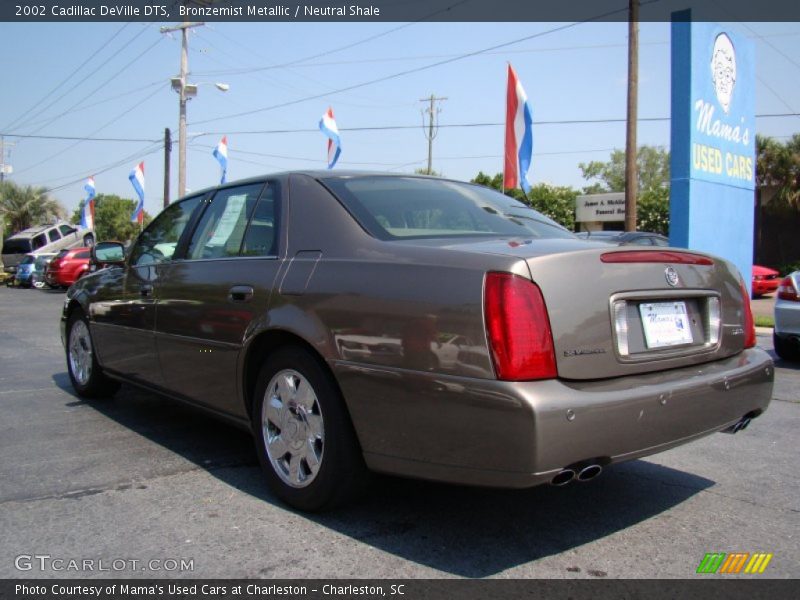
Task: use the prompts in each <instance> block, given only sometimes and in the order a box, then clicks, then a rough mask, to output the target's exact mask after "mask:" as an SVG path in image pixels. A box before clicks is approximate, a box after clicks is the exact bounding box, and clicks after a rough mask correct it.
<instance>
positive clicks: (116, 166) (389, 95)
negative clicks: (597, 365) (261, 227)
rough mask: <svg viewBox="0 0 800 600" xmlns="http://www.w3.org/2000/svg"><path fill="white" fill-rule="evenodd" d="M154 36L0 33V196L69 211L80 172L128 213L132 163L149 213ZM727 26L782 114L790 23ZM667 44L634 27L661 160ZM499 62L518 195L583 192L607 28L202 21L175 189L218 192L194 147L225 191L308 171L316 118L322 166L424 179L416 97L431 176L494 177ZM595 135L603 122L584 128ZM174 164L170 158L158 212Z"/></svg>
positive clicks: (605, 98) (155, 160) (794, 39)
mask: <svg viewBox="0 0 800 600" xmlns="http://www.w3.org/2000/svg"><path fill="white" fill-rule="evenodd" d="M163 25H165V23H151V24H146V23H7V22H6V23H0V55H2V56H3V57H5V60H4V62H3V86H2V89H3V93H2V94H0V133H2V134H3V135H4V140H5V142H6V144H7V145H6V163H7V164H10V165H11V166H12V167H13V174H11V175H10V176H9V178H10V179H11V180H12V181H15V182H17V183H19V184H23V185H28V184H30V185H36V186H46V187H48V188H50V189H51V190H52V195H53V196H54V197H55V198H56V199H58V200H59V201H60V202H61V203H62V204H63V205H64V206H65V207H67V208H68V210H69V211H70V213H71V211H72V210H74V208H75V207H76V206H77V205H78V203H79V202H80V200H81V199H83V197H84V196H85V193H84V191H83V183H84V180H85V179H86V178H87V177H88V176H90V175H94V176H95V180H96V186H97V192H98V193H113V194H118V195H121V196H123V197H128V198H133V197H134V192H133V188H132V187H131V185H130V182H129V181H128V174H129V173H130V171H131V170H132V169H133V168H134V166H135V165H136V164H137V163H138V162H140V161H144V162H145V178H146V199H145V209H146V210H147V211H148V212H149V213H150V214H156V213H157V212H158V211H159V210H160V209H161V207H162V205H163V181H164V180H163V177H164V155H163V136H164V129H165V128H170V129H171V130H172V135H173V140H176V139H177V126H178V96H177V94H176V93H175V92H174V91H172V90H171V88H170V84H169V80H170V78H171V77H174V76H176V75H177V73H178V69H179V58H180V37H179V36H178V35H175V34H172V35H168V34H162V33H160V32H159V28H160V27H161V26H163ZM166 25H169V24H166ZM729 27H730V28H731V29H732V30H734V31H737V32H738V33H740V34H742V35H745V36H747V37H749V38H751V39H752V40H753V41H754V43H755V46H756V78H757V83H756V86H757V87H756V114H757V115H769V114H786V113H791V114H797V113H798V112H800V86H798V85H797V81H798V80H799V79H800V44H799V43H798V42H800V23H792V22H787V23H731V24H729ZM524 38H527V39H524ZM517 40H521V41H517ZM669 40H670V29H669V24H668V23H642V24H641V25H640V54H639V67H640V68H639V118H640V122H639V127H638V141H639V144H640V145H642V144H649V145H658V146H663V147H665V148H669V114H670V42H669ZM509 42H512V43H509ZM501 44H505V45H504V46H503V47H502V48H499V49H495V50H489V51H485V52H482V51H484V50H486V49H488V48H492V47H495V46H499V45H501ZM467 54H469V55H470V56H467V57H464V58H458V57H461V56H463V55H467ZM451 59H456V60H451ZM443 62H444V63H446V64H437V63H443ZM507 62H510V63H511V64H512V65H513V66H514V68H515V70H516V71H517V74H518V76H519V79H520V81H521V82H522V85H523V86H524V88H525V90H526V92H527V95H528V98H529V101H530V104H531V107H532V109H533V119H534V122H535V125H534V157H533V163H532V168H531V171H530V172H529V180H530V181H531V183H533V184H534V185H535V184H537V183H543V182H544V183H549V184H553V185H567V186H573V187H575V188H581V187H583V186H584V185H587V184H588V182H586V181H585V180H584V179H583V178H582V176H581V170H580V168H579V166H578V165H579V163H581V162H589V161H593V160H601V161H602V160H607V159H608V157H609V155H610V153H611V151H612V150H613V149H615V148H620V149H622V148H624V147H625V123H624V117H625V113H626V90H627V83H626V82H627V23H624V22H623V23H579V24H575V23H336V24H330V23H207V24H206V25H205V26H202V27H198V28H195V29H192V30H191V35H190V38H189V70H190V76H189V81H190V82H191V83H197V84H198V86H199V87H198V95H197V97H196V98H194V99H192V100H191V101H190V102H189V106H188V123H189V124H188V154H187V163H188V164H187V187H188V188H189V189H190V190H198V189H201V188H204V187H208V186H212V185H215V184H216V183H218V181H219V175H220V170H219V165H218V163H217V162H216V160H215V159H214V158H213V156H212V150H213V148H214V146H215V145H216V144H217V142H218V141H219V139H220V138H221V137H222V135H227V136H228V145H229V168H228V180H229V181H230V180H235V179H240V178H244V177H250V176H254V175H259V174H264V173H270V172H276V171H283V170H291V169H308V168H313V169H322V168H325V166H326V163H325V159H326V138H325V137H324V136H323V135H322V134H321V133H320V132H319V130H318V122H319V120H320V118H321V116H322V114H323V113H324V112H325V111H326V110H327V108H328V107H329V106H331V107H332V108H333V110H334V113H335V117H336V121H337V123H338V126H339V128H340V130H341V137H342V154H341V158H340V160H339V163H338V164H337V166H336V168H337V169H340V168H341V169H349V168H353V169H368V170H380V171H391V172H413V170H414V169H416V168H423V167H425V166H426V164H427V140H426V137H425V134H424V131H423V129H422V119H423V116H422V113H421V110H422V109H423V108H426V107H427V103H423V102H421V101H420V100H421V99H423V98H427V97H429V96H430V95H431V94H435V95H436V96H437V97H443V98H446V100H442V101H441V102H438V103H437V106H438V107H439V108H440V109H441V112H439V114H438V119H439V122H440V124H441V128H439V129H438V132H437V135H436V137H435V139H434V142H433V168H434V169H435V170H436V171H437V172H440V173H442V174H443V175H445V176H448V177H452V178H455V179H461V180H469V179H471V178H473V177H474V176H475V175H476V174H477V173H478V172H479V171H483V172H485V173H490V174H494V173H499V172H501V171H502V152H503V127H502V126H501V125H498V124H501V123H502V122H503V120H504V115H505V86H506V63H507ZM430 65H435V66H430ZM427 66H430V68H425V69H422V67H427ZM409 71H411V72H409ZM396 74H399V75H398V76H396V77H393V78H391V79H388V80H386V81H382V82H376V83H368V84H367V85H363V86H361V87H358V88H357V89H353V90H351V91H346V92H342V93H331V92H332V91H334V90H339V89H341V88H347V87H350V86H355V85H357V84H361V83H365V82H373V81H374V80H378V79H381V78H384V77H387V76H390V75H396ZM214 83H225V84H228V85H229V86H230V88H229V91H227V92H224V93H223V92H220V91H219V90H217V89H216V87H215V86H214V85H213V84H214ZM241 113H245V114H241ZM240 114H241V115H240ZM236 115H240V116H236ZM649 119H655V120H649ZM595 120H607V122H600V123H587V122H586V121H595ZM581 121H583V122H581ZM481 124H489V125H481ZM756 124H757V130H758V132H759V133H761V134H763V135H768V136H773V137H776V138H778V139H780V140H781V141H785V140H786V139H787V138H788V137H790V136H791V135H792V134H794V133H796V132H800V116H790V117H766V116H765V117H759V118H757V120H756ZM397 127H400V128H397ZM350 128H368V129H364V130H359V131H353V130H349V129H350ZM15 134H17V135H19V134H24V135H29V136H30V135H33V136H50V137H77V138H87V137H88V138H103V139H104V140H107V141H98V140H85V141H79V140H59V139H42V138H33V137H17V136H15ZM111 140H113V141H111ZM9 143H10V144H9ZM11 144H13V145H11ZM177 159H178V155H177V145H175V146H174V151H173V153H172V169H171V182H172V185H171V196H172V199H173V200H174V199H175V198H176V197H177Z"/></svg>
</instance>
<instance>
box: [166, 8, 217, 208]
mask: <svg viewBox="0 0 800 600" xmlns="http://www.w3.org/2000/svg"><path fill="white" fill-rule="evenodd" d="M201 25H205V23H192V22H189V21H186V22H184V23H181V24H179V25H175V26H174V27H162V28H161V29H160V31H161V33H170V32H173V31H180V32H181V70H180V73H179V74H178V76H177V77H173V78H172V79H171V80H170V82H171V84H172V89H173V90H175V91H176V92H178V98H179V100H178V104H179V106H180V112H179V119H178V197H182V196H185V195H186V102H187V101H188V100H189V99H190V98H194V97H195V96H196V95H197V86H198V84H196V83H188V82H187V81H186V77H187V75H188V74H189V29H191V28H192V27H200V26H201ZM214 85H215V86H216V88H217V89H218V90H220V91H221V92H227V91H228V90H229V89H230V86H229V85H228V84H227V83H215V84H214Z"/></svg>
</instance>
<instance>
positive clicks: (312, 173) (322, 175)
mask: <svg viewBox="0 0 800 600" xmlns="http://www.w3.org/2000/svg"><path fill="white" fill-rule="evenodd" d="M291 175H307V176H309V177H312V178H314V179H318V180H325V179H345V178H349V177H353V178H356V177H394V178H398V179H399V178H408V177H413V178H415V179H434V180H436V181H453V182H455V183H462V184H466V185H480V184H477V183H472V182H469V181H461V180H460V179H450V178H448V177H439V176H437V175H422V174H419V173H390V172H388V171H364V170H358V169H343V170H337V171H335V172H334V171H330V170H327V169H298V170H293V171H277V172H275V173H265V174H264V175H256V176H255V177H247V178H245V179H237V180H236V181H228V182H226V183H224V184H222V185H212V186H209V187H206V188H203V189H200V190H192V191H191V192H188V193H187V194H186V195H185V196H183V198H189V197H193V196H197V195H200V194H207V193H208V192H211V191H213V190H218V189H225V188H229V187H237V186H240V185H248V184H251V183H260V182H262V181H264V180H265V179H281V178H286V177H289V176H291ZM183 198H179V199H180V200H182V199H183ZM509 198H510V197H509ZM510 199H511V200H513V199H514V198H510Z"/></svg>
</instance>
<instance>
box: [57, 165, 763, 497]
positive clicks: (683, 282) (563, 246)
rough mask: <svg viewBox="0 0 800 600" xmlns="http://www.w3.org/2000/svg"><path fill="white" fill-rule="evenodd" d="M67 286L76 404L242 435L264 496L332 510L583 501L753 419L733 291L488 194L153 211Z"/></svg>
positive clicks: (251, 183)
mask: <svg viewBox="0 0 800 600" xmlns="http://www.w3.org/2000/svg"><path fill="white" fill-rule="evenodd" d="M94 254H95V260H96V261H98V262H99V263H103V264H104V265H106V266H107V267H108V268H103V269H100V270H98V271H97V272H96V273H94V274H92V275H90V276H87V277H84V278H83V279H81V280H80V281H79V282H77V283H76V284H75V285H74V286H73V287H72V288H70V290H69V292H68V294H67V299H66V303H65V306H64V312H63V317H62V339H63V342H64V345H65V348H66V356H67V366H68V370H69V376H70V379H71V380H72V384H73V386H74V387H75V390H76V391H77V393H78V394H79V395H81V396H86V397H92V396H103V395H108V394H111V393H113V391H114V390H115V388H116V386H117V385H118V384H119V382H120V381H124V382H127V383H131V384H135V385H138V386H141V387H144V388H147V389H150V390H154V391H157V392H159V393H162V394H164V395H166V396H170V397H172V398H175V399H178V400H182V401H186V402H189V403H191V404H193V405H195V406H198V407H201V408H203V409H205V410H207V411H209V412H211V413H213V414H215V415H218V416H219V417H223V418H225V419H228V420H229V421H232V422H234V423H236V424H239V425H241V426H244V427H247V428H248V429H250V430H251V431H252V433H253V435H254V436H255V440H256V446H257V450H258V454H259V459H260V461H261V464H262V466H263V470H264V472H265V474H266V477H267V480H268V483H269V485H270V488H271V489H272V490H273V492H274V493H275V495H276V496H278V497H279V498H281V499H283V500H284V501H285V502H287V503H289V504H290V505H292V506H295V507H298V508H300V509H304V510H318V509H323V508H327V507H330V506H333V505H335V504H338V503H341V502H343V501H344V500H346V499H348V498H350V497H351V496H352V494H353V493H354V492H355V491H356V490H358V489H359V488H360V487H361V485H362V483H363V481H364V480H365V478H366V476H367V473H368V472H369V471H378V472H383V473H391V474H397V475H403V476H409V477H417V478H424V479H431V480H439V481H446V482H454V483H460V484H471V485H485V486H498V487H512V488H520V487H528V486H534V485H537V484H540V483H544V482H550V483H554V484H557V485H560V484H564V483H568V482H569V481H570V480H572V479H575V480H581V481H585V480H588V479H591V478H593V477H595V476H596V475H598V474H599V473H600V472H601V471H602V469H603V468H605V467H606V466H607V465H610V464H612V463H616V462H620V461H625V460H630V459H634V458H637V457H640V456H645V455H649V454H653V453H655V452H660V451H662V450H665V449H667V448H670V447H673V446H676V445H678V444H682V443H685V442H688V441H690V440H693V439H695V438H698V437H700V436H703V435H706V434H710V433H713V432H717V431H722V430H727V431H730V432H733V431H738V430H740V429H743V428H744V427H745V426H746V425H747V424H748V423H749V422H750V419H752V418H754V417H756V416H758V415H760V414H761V413H762V412H763V411H764V410H765V409H766V407H767V405H768V404H769V401H770V397H771V393H772V381H773V365H772V362H771V360H770V358H769V356H768V355H767V354H766V353H765V352H764V351H763V350H761V349H759V348H757V347H756V346H755V330H754V327H753V320H752V316H751V313H750V305H749V301H748V298H747V293H746V291H745V288H744V287H743V285H742V279H741V276H740V275H739V274H738V273H737V271H736V269H735V268H734V267H733V266H732V265H731V264H730V263H729V262H727V261H725V260H723V259H721V258H717V257H712V256H708V255H704V254H700V253H697V252H690V251H684V250H676V249H666V248H659V249H652V250H647V249H634V250H631V249H628V248H625V247H619V248H611V247H609V246H608V245H607V244H595V243H592V242H587V241H583V240H579V239H577V238H575V237H574V236H573V235H572V234H571V233H569V232H568V231H567V230H565V229H564V228H562V227H560V226H559V225H557V224H556V223H555V222H553V221H551V220H550V219H548V218H547V217H544V216H543V215H541V214H539V213H538V212H536V211H534V210H532V209H531V208H530V207H528V206H525V205H524V204H521V203H518V202H516V201H514V200H512V199H510V198H508V197H506V196H504V195H502V194H499V193H497V192H494V191H492V190H489V189H486V188H483V187H480V186H476V185H471V184H466V183H461V182H457V181H449V180H445V179H438V178H425V177H416V176H399V175H382V174H369V173H351V172H330V171H327V172H295V173H282V174H277V175H274V176H267V177H260V178H256V179H250V180H246V181H239V182H235V183H230V184H227V185H224V186H221V187H218V188H214V189H209V190H206V191H203V192H199V193H196V194H192V195H191V196H189V197H187V198H184V199H181V200H179V201H177V202H175V203H173V204H172V205H170V206H169V207H167V208H166V209H164V211H163V212H162V213H161V214H160V215H159V216H158V217H156V219H155V220H154V221H153V222H152V223H151V224H150V225H149V226H148V227H147V228H146V229H145V230H144V232H143V233H142V234H141V235H140V236H139V238H138V239H137V240H136V241H135V242H134V244H133V246H132V247H131V249H130V251H129V252H128V254H127V256H125V257H124V258H123V253H122V246H121V245H119V244H115V243H104V244H99V245H98V246H97V247H96V249H95V251H94Z"/></svg>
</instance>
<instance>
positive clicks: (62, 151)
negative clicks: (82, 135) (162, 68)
mask: <svg viewBox="0 0 800 600" xmlns="http://www.w3.org/2000/svg"><path fill="white" fill-rule="evenodd" d="M160 91H161V90H160V89H156V90H154V91H153V92H152V93H151V94H149V95H148V96H147V97H146V98H144V99H142V100H137V101H136V103H135V104H133V105H132V106H130V107H129V108H126V109H125V110H123V111H122V112H121V113H119V114H118V115H115V116H114V117H113V118H112V119H111V120H110V121H108V122H107V123H105V124H104V125H102V126H100V127H98V128H97V129H95V130H94V131H93V132H92V133H91V134H89V136H91V135H94V134H95V133H98V132H99V131H102V130H103V129H105V128H106V127H108V126H109V125H111V124H112V123H116V122H117V120H118V119H120V118H121V117H122V116H124V115H126V114H128V113H130V112H131V111H132V110H133V109H134V108H136V107H138V106H141V105H142V104H143V103H144V102H146V101H148V100H149V99H150V98H152V97H153V96H155V95H156V94H157V93H158V92H160ZM84 141H86V140H78V141H76V142H75V143H74V144H70V145H69V146H67V147H66V148H62V149H61V150H59V151H58V152H56V153H54V154H51V155H50V156H48V157H47V158H43V159H42V160H40V161H39V162H37V163H34V164H32V165H30V166H29V167H26V168H24V169H22V170H21V171H19V173H18V174H22V173H26V172H28V171H30V170H31V169H34V168H36V167H38V166H39V165H42V164H44V163H46V162H48V161H50V160H52V159H54V158H56V157H58V156H61V155H62V154H64V153H65V152H68V151H69V150H72V149H73V148H74V147H75V146H77V145H78V144H81V143H83V142H84Z"/></svg>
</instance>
